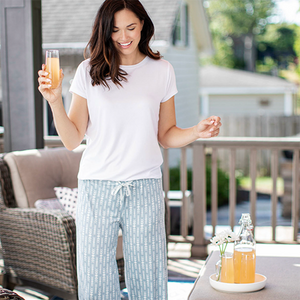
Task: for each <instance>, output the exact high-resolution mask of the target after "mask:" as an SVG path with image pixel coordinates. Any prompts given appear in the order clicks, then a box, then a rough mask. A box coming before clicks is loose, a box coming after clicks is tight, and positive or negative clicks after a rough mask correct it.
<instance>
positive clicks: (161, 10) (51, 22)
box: [42, 0, 180, 44]
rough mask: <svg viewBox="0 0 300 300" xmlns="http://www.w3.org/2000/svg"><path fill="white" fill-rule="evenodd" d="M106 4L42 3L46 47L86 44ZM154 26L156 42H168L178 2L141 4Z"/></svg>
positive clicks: (97, 0) (146, 0) (94, 0)
mask: <svg viewBox="0 0 300 300" xmlns="http://www.w3.org/2000/svg"><path fill="white" fill-rule="evenodd" d="M102 2H103V0H63V1H62V0H51V1H49V0H42V26H43V28H42V30H43V43H46V44H48V43H87V42H88V41H89V38H90V34H91V32H92V26H93V23H94V19H95V16H96V14H97V11H98V9H99V7H100V6H101V4H102ZM141 2H142V4H143V5H144V7H145V8H146V10H147V12H148V14H149V16H150V18H151V19H152V21H153V23H154V25H155V39H156V40H169V38H170V37H171V32H172V28H173V23H174V19H175V15H176V12H177V10H178V7H179V4H180V1H178V0H141Z"/></svg>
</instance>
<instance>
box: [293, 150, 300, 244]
mask: <svg viewBox="0 0 300 300" xmlns="http://www.w3.org/2000/svg"><path fill="white" fill-rule="evenodd" d="M299 168H300V164H299V149H296V150H294V152H293V181H292V226H293V228H294V234H293V239H294V241H297V238H298V229H299V225H298V223H299Z"/></svg>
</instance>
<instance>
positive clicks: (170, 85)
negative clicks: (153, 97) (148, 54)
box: [161, 63, 178, 102]
mask: <svg viewBox="0 0 300 300" xmlns="http://www.w3.org/2000/svg"><path fill="white" fill-rule="evenodd" d="M166 82H167V85H166V93H165V96H164V98H163V99H162V100H161V102H166V101H168V100H169V99H170V98H171V97H173V96H174V95H175V94H177V92H178V90H177V86H176V77H175V72H174V69H173V66H172V65H171V64H170V63H168V79H167V81H166Z"/></svg>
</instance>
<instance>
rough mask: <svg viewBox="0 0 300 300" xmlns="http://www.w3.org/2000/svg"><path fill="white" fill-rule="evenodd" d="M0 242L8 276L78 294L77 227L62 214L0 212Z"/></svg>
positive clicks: (62, 212) (29, 210)
mask: <svg viewBox="0 0 300 300" xmlns="http://www.w3.org/2000/svg"><path fill="white" fill-rule="evenodd" d="M0 238H1V243H2V247H3V258H4V264H5V270H6V272H8V273H9V274H10V275H12V276H16V277H18V278H20V279H21V280H22V278H26V279H29V280H32V281H34V282H38V283H42V284H45V285H47V286H52V287H54V288H58V289H61V290H64V291H67V292H69V293H76V292H77V275H76V227H75V221H74V219H73V218H72V217H71V216H70V215H69V214H67V213H66V212H65V211H60V210H41V209H34V208H26V209H21V208H5V209H3V210H0Z"/></svg>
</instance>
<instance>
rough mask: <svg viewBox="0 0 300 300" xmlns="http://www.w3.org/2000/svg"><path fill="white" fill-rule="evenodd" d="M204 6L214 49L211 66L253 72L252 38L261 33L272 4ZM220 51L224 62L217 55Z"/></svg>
mask: <svg viewBox="0 0 300 300" xmlns="http://www.w3.org/2000/svg"><path fill="white" fill-rule="evenodd" d="M205 6H206V7H207V13H208V16H209V20H210V29H211V33H212V37H213V40H214V43H215V47H216V55H215V56H214V58H213V62H214V63H216V64H218V65H222V66H229V65H232V66H233V67H235V68H245V69H246V70H249V71H255V42H256V36H257V35H258V34H261V33H263V32H264V30H265V27H266V25H267V24H268V17H270V16H271V15H272V13H273V8H274V6H275V0H222V1H219V0H210V1H206V2H205ZM229 46H234V47H233V49H234V51H233V50H230V49H229V48H230V47H229ZM231 48H232V47H231ZM222 50H226V51H225V52H223V53H225V55H226V60H225V61H223V60H222V58H223V57H222V55H220V54H219V53H218V51H221V52H222ZM223 56H224V55H223ZM235 57H236V58H235Z"/></svg>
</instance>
